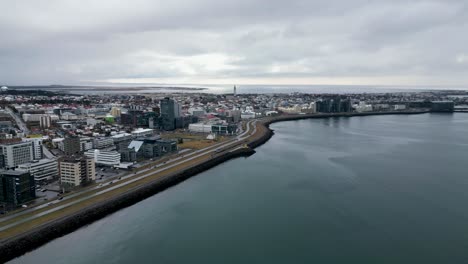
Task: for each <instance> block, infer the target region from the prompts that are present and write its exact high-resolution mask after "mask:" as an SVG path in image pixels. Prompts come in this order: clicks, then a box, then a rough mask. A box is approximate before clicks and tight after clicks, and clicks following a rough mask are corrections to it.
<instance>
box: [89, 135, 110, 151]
mask: <svg viewBox="0 0 468 264" xmlns="http://www.w3.org/2000/svg"><path fill="white" fill-rule="evenodd" d="M113 146H114V139H113V138H111V137H99V138H95V139H94V140H93V148H95V149H103V148H110V147H113Z"/></svg>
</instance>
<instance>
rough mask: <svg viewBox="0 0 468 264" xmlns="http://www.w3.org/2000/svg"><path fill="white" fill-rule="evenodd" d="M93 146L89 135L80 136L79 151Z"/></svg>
mask: <svg viewBox="0 0 468 264" xmlns="http://www.w3.org/2000/svg"><path fill="white" fill-rule="evenodd" d="M92 148H93V140H92V139H91V138H89V137H80V152H84V151H87V150H90V149H92Z"/></svg>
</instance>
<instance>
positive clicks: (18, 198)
mask: <svg viewBox="0 0 468 264" xmlns="http://www.w3.org/2000/svg"><path fill="white" fill-rule="evenodd" d="M35 198H36V184H35V182H34V177H33V176H32V175H31V174H30V173H29V172H27V171H22V170H5V171H0V202H3V203H7V204H12V205H20V204H24V203H27V202H29V201H31V200H33V199H35Z"/></svg>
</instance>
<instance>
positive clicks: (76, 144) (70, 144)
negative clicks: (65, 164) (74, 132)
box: [63, 136, 81, 155]
mask: <svg viewBox="0 0 468 264" xmlns="http://www.w3.org/2000/svg"><path fill="white" fill-rule="evenodd" d="M80 150H81V143H80V138H79V137H77V136H69V137H66V138H65V140H63V152H65V154H67V155H73V154H77V153H80Z"/></svg>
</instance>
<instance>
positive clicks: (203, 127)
mask: <svg viewBox="0 0 468 264" xmlns="http://www.w3.org/2000/svg"><path fill="white" fill-rule="evenodd" d="M211 127H212V124H211V123H195V124H190V125H189V131H190V132H193V133H211Z"/></svg>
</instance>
